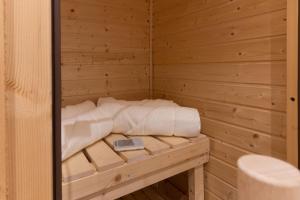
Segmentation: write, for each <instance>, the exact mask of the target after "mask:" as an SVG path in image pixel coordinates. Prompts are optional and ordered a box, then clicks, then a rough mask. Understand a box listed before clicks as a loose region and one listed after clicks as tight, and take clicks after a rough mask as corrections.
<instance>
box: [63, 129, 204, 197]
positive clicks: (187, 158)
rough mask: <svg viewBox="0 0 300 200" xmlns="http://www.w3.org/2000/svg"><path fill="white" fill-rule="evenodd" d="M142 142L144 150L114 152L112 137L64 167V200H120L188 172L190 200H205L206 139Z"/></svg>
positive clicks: (179, 138) (65, 162)
mask: <svg viewBox="0 0 300 200" xmlns="http://www.w3.org/2000/svg"><path fill="white" fill-rule="evenodd" d="M136 137H139V138H142V139H143V141H144V144H145V149H144V150H135V151H126V152H120V153H117V152H115V151H113V149H112V144H113V141H114V140H117V139H123V138H126V136H124V135H120V134H111V135H109V136H108V137H106V138H105V139H104V140H101V141H99V142H97V143H95V144H93V145H91V146H90V147H88V148H86V149H84V150H83V151H81V152H79V153H77V154H76V155H74V156H72V157H71V158H69V159H68V160H66V161H64V162H63V164H62V174H63V183H62V190H63V200H70V199H93V200H104V199H105V200H110V199H117V198H119V197H122V196H124V195H126V194H129V193H132V192H134V191H137V190H139V189H142V188H145V187H147V186H149V185H152V184H154V183H157V182H159V181H161V180H164V179H167V178H169V177H171V176H174V175H176V174H179V173H181V172H184V171H188V170H189V199H190V200H204V185H203V164H204V163H206V162H208V158H209V155H208V153H209V141H208V139H207V137H206V136H204V135H200V136H199V137H197V138H192V139H186V138H181V137H162V136H159V137H152V136H136Z"/></svg>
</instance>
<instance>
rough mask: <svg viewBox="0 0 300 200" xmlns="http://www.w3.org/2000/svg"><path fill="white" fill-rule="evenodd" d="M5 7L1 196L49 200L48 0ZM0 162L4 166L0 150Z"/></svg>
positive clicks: (11, 0) (11, 1)
mask: <svg viewBox="0 0 300 200" xmlns="http://www.w3.org/2000/svg"><path fill="white" fill-rule="evenodd" d="M2 2H3V1H1V4H2ZM0 9H2V7H0ZM2 11H3V10H1V11H0V13H1V15H2V14H3V12H2ZM4 13H5V19H4V20H2V18H1V23H3V22H4V24H5V28H4V29H3V27H1V36H0V37H2V36H3V35H2V31H3V30H5V65H4V67H5V70H4V73H3V65H2V64H3V63H1V64H0V65H1V67H0V68H1V70H0V76H1V77H2V78H3V77H4V78H5V88H4V89H5V91H4V92H3V79H2V78H1V79H0V80H1V82H0V90H2V91H1V92H0V93H1V95H0V96H1V97H0V116H1V119H0V122H1V121H2V122H3V120H2V117H5V126H3V127H5V132H2V128H3V127H2V124H1V125H0V129H1V130H0V137H1V136H2V134H5V136H6V140H4V141H6V151H7V154H8V155H7V156H6V159H5V161H4V164H5V163H6V166H7V169H6V170H7V174H6V175H7V187H6V188H2V186H1V190H0V199H3V198H2V196H1V195H3V192H4V194H5V193H6V195H7V199H15V200H19V199H43V200H50V199H53V198H52V196H53V190H52V180H53V176H52V89H51V88H52V81H51V80H52V74H51V73H52V65H51V59H52V58H51V1H50V0H45V1H40V0H28V1H18V0H5V11H4ZM0 26H1V24H0ZM2 39H3V38H1V43H2ZM2 45H3V44H1V47H0V49H3V46H2ZM0 52H1V54H2V50H1V51H0ZM2 56H3V54H2V55H0V57H1V59H2V58H3V57H2ZM1 62H2V60H1ZM3 97H5V114H3V110H2V108H3V99H2V98H3ZM4 141H3V140H2V137H1V138H0V143H1V144H0V152H1V149H2V148H3V147H5V145H4V146H2V145H3V144H2V142H4ZM0 163H1V164H0V165H1V166H2V165H3V160H1V155H0ZM0 171H1V172H0V177H1V178H0V179H2V175H1V173H3V172H2V169H1V170H0ZM4 199H5V198H4Z"/></svg>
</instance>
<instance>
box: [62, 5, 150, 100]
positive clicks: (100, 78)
mask: <svg viewBox="0 0 300 200" xmlns="http://www.w3.org/2000/svg"><path fill="white" fill-rule="evenodd" d="M149 3H150V2H149V0H126V1H123V0H113V1H111V0H101V1H99V0H89V1H85V0H62V1H61V16H62V21H61V24H62V96H63V99H62V103H63V105H66V104H73V103H78V102H79V101H83V100H86V99H92V100H96V99H97V98H98V97H99V96H115V97H120V98H125V99H141V98H147V97H149V88H150V87H149V84H150V82H149V69H150V68H149V65H150V58H149V55H150V54H149V44H150V40H149V29H150V26H149V16H150V14H149Z"/></svg>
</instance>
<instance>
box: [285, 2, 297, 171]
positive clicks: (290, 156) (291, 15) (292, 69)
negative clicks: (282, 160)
mask: <svg viewBox="0 0 300 200" xmlns="http://www.w3.org/2000/svg"><path fill="white" fill-rule="evenodd" d="M298 9H299V5H298V0H287V117H286V118H287V131H286V140H287V161H288V162H290V163H291V164H293V165H295V166H299V137H298V123H299V121H298V120H299V118H298V110H299V107H298V104H299V98H298V96H299V92H298V90H299V87H298V73H299V71H298V67H299V66H298V65H299V63H298V57H299V55H298V53H299V52H298V42H299V41H298V20H299V17H298Z"/></svg>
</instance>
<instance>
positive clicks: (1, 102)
mask: <svg viewBox="0 0 300 200" xmlns="http://www.w3.org/2000/svg"><path fill="white" fill-rule="evenodd" d="M4 56H5V53H4V2H3V1H1V2H0V199H2V200H6V195H7V193H6V137H5V133H6V132H5V95H4V94H5V93H4V92H5V86H4V84H5V77H4V66H5V59H4Z"/></svg>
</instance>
